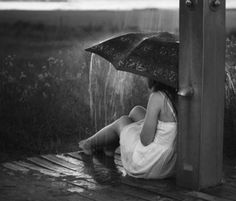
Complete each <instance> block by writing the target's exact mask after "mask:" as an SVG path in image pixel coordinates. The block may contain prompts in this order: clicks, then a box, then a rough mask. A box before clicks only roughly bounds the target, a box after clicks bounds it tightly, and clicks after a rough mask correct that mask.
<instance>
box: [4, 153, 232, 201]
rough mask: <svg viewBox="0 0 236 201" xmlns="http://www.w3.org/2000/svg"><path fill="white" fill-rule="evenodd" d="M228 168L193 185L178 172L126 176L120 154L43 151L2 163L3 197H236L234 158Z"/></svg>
mask: <svg viewBox="0 0 236 201" xmlns="http://www.w3.org/2000/svg"><path fill="white" fill-rule="evenodd" d="M224 174H225V176H224V180H223V183H222V185H219V186H216V187H213V188H208V189H204V190H202V191H192V190H187V189H183V188H180V187H177V186H176V185H175V178H170V179H163V180H144V179H135V178H132V177H129V176H127V175H126V173H125V170H124V169H123V167H122V164H121V161H120V155H119V154H116V155H115V157H114V159H113V158H109V157H105V156H103V155H97V156H93V157H89V156H85V155H84V154H82V153H79V152H73V153H66V154H60V155H42V156H39V157H31V158H27V159H26V160H24V161H12V162H7V163H3V164H1V167H0V191H1V194H0V200H11V199H14V200H44V201H45V200H71V201H72V200H82V201H83V200H84V201H87V200H96V201H104V200H111V201H115V200H135V201H136V200H137V201H139V200H149V201H157V200H162V201H173V200H185V201H187V200H188V201H193V200H206V201H213V200H214V201H217V200H222V201H227V200H236V161H227V162H225V163H224Z"/></svg>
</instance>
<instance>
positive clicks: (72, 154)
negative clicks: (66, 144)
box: [66, 152, 127, 176]
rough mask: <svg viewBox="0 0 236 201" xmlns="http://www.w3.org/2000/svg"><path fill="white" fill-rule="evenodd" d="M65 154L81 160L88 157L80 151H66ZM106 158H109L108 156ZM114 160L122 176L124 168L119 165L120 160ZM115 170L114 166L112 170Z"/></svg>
mask: <svg viewBox="0 0 236 201" xmlns="http://www.w3.org/2000/svg"><path fill="white" fill-rule="evenodd" d="M66 155H68V156H71V157H73V158H75V159H78V160H81V161H85V160H86V159H85V158H87V159H88V156H85V157H83V156H82V155H81V154H80V153H77V152H71V153H67V154H66ZM107 159H109V160H111V158H110V157H109V158H107ZM114 161H115V164H116V165H117V166H116V168H117V170H118V171H119V172H120V173H121V174H122V176H126V175H127V173H126V171H125V169H124V168H123V166H122V165H121V161H120V160H117V159H114ZM111 163H112V161H111ZM117 170H115V168H114V171H117Z"/></svg>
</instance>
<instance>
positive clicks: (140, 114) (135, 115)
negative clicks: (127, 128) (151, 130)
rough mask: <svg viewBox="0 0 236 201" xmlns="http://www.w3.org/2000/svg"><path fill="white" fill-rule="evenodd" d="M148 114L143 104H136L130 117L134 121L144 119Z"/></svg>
mask: <svg viewBox="0 0 236 201" xmlns="http://www.w3.org/2000/svg"><path fill="white" fill-rule="evenodd" d="M145 115H146V109H145V108H144V107H142V106H135V107H134V108H133V109H132V110H131V111H130V113H129V118H131V119H132V121H134V122H137V121H140V120H142V119H144V117H145Z"/></svg>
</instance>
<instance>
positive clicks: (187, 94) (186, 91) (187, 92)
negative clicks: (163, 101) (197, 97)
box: [178, 87, 194, 97]
mask: <svg viewBox="0 0 236 201" xmlns="http://www.w3.org/2000/svg"><path fill="white" fill-rule="evenodd" d="M193 94H194V90H193V88H192V87H186V88H183V89H180V90H179V91H178V95H179V96H183V97H191V96H193Z"/></svg>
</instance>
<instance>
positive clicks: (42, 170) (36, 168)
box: [14, 161, 64, 177]
mask: <svg viewBox="0 0 236 201" xmlns="http://www.w3.org/2000/svg"><path fill="white" fill-rule="evenodd" d="M14 164H16V165H18V166H21V167H25V168H28V169H30V170H34V171H38V172H40V173H42V174H45V175H48V176H53V177H60V176H64V175H62V174H60V173H58V172H55V171H52V170H48V169H45V168H42V167H40V166H37V165H34V164H31V163H26V162H24V161H15V162H14Z"/></svg>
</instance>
